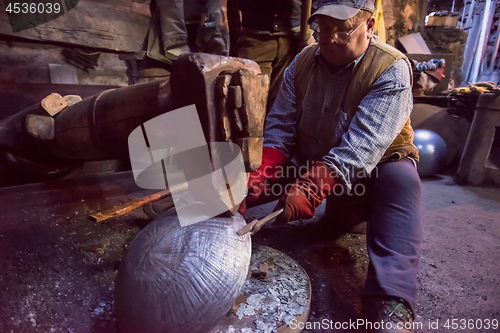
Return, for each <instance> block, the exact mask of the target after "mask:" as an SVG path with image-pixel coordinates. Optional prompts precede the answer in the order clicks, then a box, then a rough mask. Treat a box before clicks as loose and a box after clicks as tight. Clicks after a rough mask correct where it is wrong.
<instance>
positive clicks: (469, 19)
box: [466, 0, 476, 28]
mask: <svg viewBox="0 0 500 333" xmlns="http://www.w3.org/2000/svg"><path fill="white" fill-rule="evenodd" d="M475 5H476V0H472V2H471V3H470V8H469V15H468V16H467V25H466V28H470V27H472V14H474V6H475Z"/></svg>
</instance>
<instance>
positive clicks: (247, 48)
mask: <svg viewBox="0 0 500 333" xmlns="http://www.w3.org/2000/svg"><path fill="white" fill-rule="evenodd" d="M298 47H299V37H298V35H282V36H271V35H266V34H252V35H250V34H243V33H242V34H241V35H240V36H239V38H238V46H237V48H238V57H240V58H245V59H250V60H253V61H255V62H256V63H257V64H258V65H259V66H260V70H261V72H262V73H263V74H267V75H269V79H270V84H269V96H268V98H267V107H266V113H269V111H270V110H271V107H272V106H273V103H274V100H275V99H276V97H277V96H278V92H279V90H280V88H281V82H282V81H283V73H284V71H285V69H286V68H287V67H288V65H290V63H291V62H292V60H293V59H294V58H295V56H296V55H297V52H298V50H299V49H298Z"/></svg>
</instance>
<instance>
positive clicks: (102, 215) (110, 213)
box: [90, 183, 188, 222]
mask: <svg viewBox="0 0 500 333" xmlns="http://www.w3.org/2000/svg"><path fill="white" fill-rule="evenodd" d="M187 188H188V184H187V183H183V184H180V185H177V186H172V188H170V189H166V190H163V191H160V192H157V193H154V194H151V195H148V196H145V197H143V198H141V199H137V200H134V201H132V202H127V203H124V204H122V205H119V206H115V207H111V208H108V209H105V210H102V211H100V212H95V213H93V214H90V217H91V218H92V219H93V220H94V221H95V222H102V221H104V220H107V219H110V218H112V217H117V216H121V215H123V214H126V213H128V212H131V211H133V210H134V209H137V208H139V207H142V206H144V205H145V204H147V203H150V202H153V201H157V200H160V199H163V198H166V197H169V196H170V195H172V192H179V191H185V190H187Z"/></svg>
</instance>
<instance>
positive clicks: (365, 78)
mask: <svg viewBox="0 0 500 333" xmlns="http://www.w3.org/2000/svg"><path fill="white" fill-rule="evenodd" d="M318 48H319V44H313V45H309V46H308V47H306V48H304V49H303V50H302V52H301V53H300V54H299V56H298V58H297V62H296V68H295V90H296V98H297V109H298V117H297V119H298V120H299V119H300V117H301V114H302V102H303V99H304V95H305V92H306V89H307V86H308V84H309V80H310V79H311V74H312V72H313V66H314V62H315V56H316V52H317V50H318ZM400 59H404V60H405V62H406V63H407V65H408V70H409V71H410V79H411V80H412V78H413V74H412V71H411V65H410V62H409V61H408V58H406V56H405V55H404V54H403V53H401V52H399V51H398V50H396V49H395V48H393V47H391V46H389V45H387V44H386V43H384V42H383V41H382V39H380V38H379V37H377V36H375V35H374V36H373V38H372V39H371V41H370V45H369V46H368V50H367V51H366V53H365V55H364V56H363V58H362V59H361V60H360V61H359V62H358V63H357V64H356V66H355V67H354V69H353V74H352V78H351V81H350V83H349V86H348V88H347V91H346V93H345V96H344V103H343V105H344V109H345V110H344V111H345V112H346V113H347V120H348V123H350V121H351V120H352V118H353V117H354V115H355V113H356V110H357V107H358V105H359V104H360V103H361V100H362V99H363V98H364V97H365V96H366V95H367V94H368V92H369V90H370V87H371V86H372V84H373V83H374V82H375V81H376V80H377V79H378V78H379V77H380V75H382V73H383V72H384V71H385V70H386V69H388V68H389V67H390V66H392V65H393V64H394V63H395V62H396V61H398V60H400ZM411 84H412V85H413V80H412V82H411ZM299 126H300V125H299ZM406 156H408V157H411V158H413V159H415V160H417V161H418V149H417V147H416V146H415V145H414V144H413V129H412V127H411V125H410V119H409V118H408V120H407V121H406V124H405V125H404V127H403V129H402V130H401V132H400V133H399V134H398V135H397V137H396V138H395V139H394V141H393V142H392V144H391V145H390V146H389V148H388V149H387V150H386V151H385V153H384V155H383V157H382V158H381V160H380V162H384V161H386V160H388V159H389V158H391V157H392V158H396V159H402V158H404V157H406ZM380 162H379V163H380Z"/></svg>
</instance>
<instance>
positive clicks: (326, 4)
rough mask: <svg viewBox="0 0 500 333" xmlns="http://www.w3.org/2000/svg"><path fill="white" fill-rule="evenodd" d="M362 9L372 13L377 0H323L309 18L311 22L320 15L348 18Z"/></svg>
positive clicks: (340, 18)
mask: <svg viewBox="0 0 500 333" xmlns="http://www.w3.org/2000/svg"><path fill="white" fill-rule="evenodd" d="M361 9H364V10H367V11H369V12H371V13H373V11H374V10H375V0H323V1H321V2H320V4H319V8H318V10H317V11H315V12H314V14H313V15H311V17H309V19H308V20H307V23H309V24H311V23H312V22H313V21H314V20H315V19H316V18H317V17H318V15H326V16H330V17H333V18H336V19H338V20H342V21H344V20H347V19H349V18H351V17H353V16H354V15H356V14H357V13H358V12H359V11H360V10H361Z"/></svg>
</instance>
